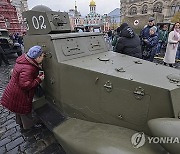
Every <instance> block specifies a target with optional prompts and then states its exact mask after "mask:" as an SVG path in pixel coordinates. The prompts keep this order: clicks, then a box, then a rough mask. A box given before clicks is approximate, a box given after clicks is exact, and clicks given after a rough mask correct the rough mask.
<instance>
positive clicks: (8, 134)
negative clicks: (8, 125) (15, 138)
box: [1, 128, 16, 139]
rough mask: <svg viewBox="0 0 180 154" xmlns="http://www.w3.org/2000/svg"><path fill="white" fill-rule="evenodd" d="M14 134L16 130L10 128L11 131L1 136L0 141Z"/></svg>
mask: <svg viewBox="0 0 180 154" xmlns="http://www.w3.org/2000/svg"><path fill="white" fill-rule="evenodd" d="M15 132H16V129H15V128H12V129H9V130H8V131H6V132H5V133H4V134H3V135H2V136H1V139H3V138H5V137H8V136H10V135H12V134H14V133H15Z"/></svg>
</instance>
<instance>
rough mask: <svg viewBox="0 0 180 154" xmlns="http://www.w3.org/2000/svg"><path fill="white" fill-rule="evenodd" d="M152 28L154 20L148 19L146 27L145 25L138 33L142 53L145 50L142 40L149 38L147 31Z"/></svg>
mask: <svg viewBox="0 0 180 154" xmlns="http://www.w3.org/2000/svg"><path fill="white" fill-rule="evenodd" d="M153 26H155V18H153V17H150V18H149V22H148V25H146V26H145V27H144V28H143V29H142V30H141V33H140V39H141V48H142V51H144V48H145V42H144V40H145V39H148V38H149V36H150V33H149V30H150V28H152V27H153Z"/></svg>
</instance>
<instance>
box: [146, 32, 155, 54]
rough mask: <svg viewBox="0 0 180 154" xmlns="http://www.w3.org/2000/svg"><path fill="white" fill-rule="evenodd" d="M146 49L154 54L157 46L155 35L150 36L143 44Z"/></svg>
mask: <svg viewBox="0 0 180 154" xmlns="http://www.w3.org/2000/svg"><path fill="white" fill-rule="evenodd" d="M145 44H146V48H147V50H148V51H150V52H153V53H156V50H157V45H158V36H157V34H153V35H150V36H149V37H148V39H147V42H145Z"/></svg>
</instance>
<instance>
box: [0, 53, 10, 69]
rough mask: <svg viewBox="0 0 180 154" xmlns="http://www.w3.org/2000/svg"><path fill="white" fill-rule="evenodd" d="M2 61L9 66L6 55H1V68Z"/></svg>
mask: <svg viewBox="0 0 180 154" xmlns="http://www.w3.org/2000/svg"><path fill="white" fill-rule="evenodd" d="M2 61H4V63H5V64H6V65H9V61H8V59H7V57H6V56H5V55H4V53H0V66H1V65H2Z"/></svg>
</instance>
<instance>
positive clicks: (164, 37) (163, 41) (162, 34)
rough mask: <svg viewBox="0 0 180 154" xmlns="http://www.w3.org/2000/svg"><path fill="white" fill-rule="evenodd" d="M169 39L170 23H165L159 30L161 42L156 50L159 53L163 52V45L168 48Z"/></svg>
mask: <svg viewBox="0 0 180 154" xmlns="http://www.w3.org/2000/svg"><path fill="white" fill-rule="evenodd" d="M167 40H168V25H163V28H162V29H161V30H160V31H159V42H158V46H157V51H156V54H157V55H159V54H160V53H161V49H162V47H165V48H166V45H167Z"/></svg>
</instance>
